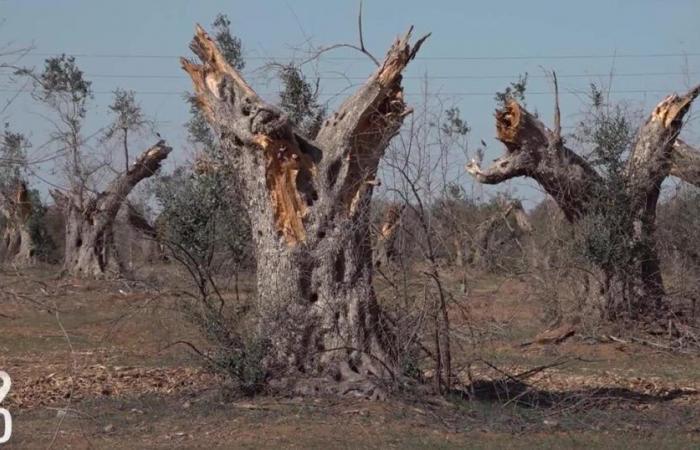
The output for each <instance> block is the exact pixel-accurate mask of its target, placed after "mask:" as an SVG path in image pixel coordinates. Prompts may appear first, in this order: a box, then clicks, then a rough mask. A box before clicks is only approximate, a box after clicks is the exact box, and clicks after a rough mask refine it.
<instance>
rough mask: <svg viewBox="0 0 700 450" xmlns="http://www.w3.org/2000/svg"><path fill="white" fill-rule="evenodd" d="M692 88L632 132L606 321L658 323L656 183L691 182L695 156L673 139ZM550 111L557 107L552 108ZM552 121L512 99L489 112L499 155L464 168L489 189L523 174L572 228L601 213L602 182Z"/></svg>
mask: <svg viewBox="0 0 700 450" xmlns="http://www.w3.org/2000/svg"><path fill="white" fill-rule="evenodd" d="M698 93H700V86H699V87H696V88H694V89H692V90H690V91H689V92H687V93H686V94H684V95H676V94H673V95H670V96H669V97H667V98H666V99H664V100H663V101H662V102H661V103H659V104H658V105H657V107H656V108H655V109H654V111H653V112H652V113H651V115H650V116H649V118H648V119H647V121H646V123H645V124H644V125H643V126H642V127H641V128H640V130H639V132H638V134H637V138H636V141H635V143H634V145H633V147H632V149H631V150H630V157H629V159H628V161H627V166H626V169H625V173H624V184H625V186H624V191H625V192H624V194H625V198H626V204H625V208H626V211H625V212H624V214H625V215H627V216H629V227H628V228H629V229H628V230H626V232H627V236H628V238H627V243H626V246H628V247H629V254H630V258H629V261H627V262H625V264H624V267H623V266H603V267H601V269H602V270H603V272H604V277H605V281H604V287H603V291H604V297H605V301H606V313H607V315H608V317H609V318H611V319H613V320H617V319H621V318H635V319H639V318H649V317H658V316H659V315H660V313H661V312H662V311H663V309H664V306H665V305H664V304H663V296H664V289H663V280H662V276H661V270H660V267H659V258H658V255H657V250H656V241H655V235H654V227H655V221H656V205H657V202H658V198H659V192H660V189H661V183H662V182H663V181H664V179H665V178H666V177H668V176H669V175H674V176H677V177H679V178H681V179H683V180H685V181H688V182H690V183H693V184H696V185H697V183H698V181H699V179H700V177H698V174H699V173H700V172H699V171H698V169H700V164H699V162H700V155H699V154H698V152H697V151H696V150H695V149H692V148H691V147H690V146H688V145H687V144H685V143H683V142H682V141H680V140H678V139H677V137H678V134H679V132H680V130H681V127H682V125H683V121H682V119H683V117H684V115H685V114H686V112H687V111H688V108H689V107H690V104H691V103H692V101H693V100H694V99H695V98H696V97H697V96H698ZM556 111H557V112H558V107H557V108H556ZM558 117H559V115H558V114H556V116H555V129H554V131H552V130H549V129H548V128H547V127H546V126H545V125H544V124H543V123H542V122H540V121H539V119H537V118H536V117H534V116H533V115H531V114H530V113H528V112H527V111H526V110H525V109H524V108H523V107H522V106H520V105H519V104H518V103H517V102H515V101H512V100H511V101H510V102H508V103H507V105H506V106H505V108H504V109H502V110H500V111H497V112H496V128H497V132H498V138H499V140H501V142H503V143H504V144H505V146H506V150H507V152H506V155H504V156H503V157H501V158H499V159H497V160H496V161H495V163H494V165H492V166H491V167H490V168H488V169H486V170H484V169H482V168H481V167H480V166H479V164H478V163H476V162H475V161H472V162H471V163H469V164H468V165H467V167H466V169H467V171H468V172H469V173H471V174H472V175H473V176H474V177H475V178H476V179H477V180H478V181H479V182H481V183H487V184H496V183H500V182H502V181H505V180H508V179H511V178H514V177H519V176H527V177H531V178H533V179H535V180H536V181H537V182H538V183H539V184H540V185H541V186H542V187H543V188H544V189H545V191H546V192H547V193H548V194H550V195H551V196H552V197H553V198H554V199H555V201H556V202H557V204H558V205H559V207H560V208H561V209H562V211H563V212H564V214H565V215H566V217H567V219H568V220H569V221H571V222H575V221H577V220H578V219H580V218H582V217H583V216H585V215H586V214H589V213H591V212H596V209H598V212H600V208H605V205H606V201H605V199H606V196H609V195H611V194H610V193H608V192H605V187H604V183H603V179H602V177H601V176H600V175H599V174H598V173H597V172H596V171H595V170H594V169H593V168H592V167H591V166H590V165H589V164H588V162H587V161H586V160H585V159H583V158H581V157H580V156H578V155H576V154H575V153H574V152H573V151H572V150H570V149H568V148H567V147H566V146H565V145H564V143H563V140H562V139H561V135H560V131H559V130H560V126H559V123H558V122H559V118H558Z"/></svg>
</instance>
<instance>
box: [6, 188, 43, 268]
mask: <svg viewBox="0 0 700 450" xmlns="http://www.w3.org/2000/svg"><path fill="white" fill-rule="evenodd" d="M0 213H2V215H3V216H4V217H5V228H4V230H3V235H2V242H1V243H0V244H1V248H0V255H2V256H3V259H4V261H5V262H8V263H10V264H13V265H16V266H28V265H31V264H33V263H34V259H35V258H34V257H35V248H36V246H35V243H34V241H33V240H32V235H31V232H30V230H29V218H30V217H31V214H32V204H31V200H30V198H29V191H28V190H27V185H26V184H25V183H24V182H23V181H20V182H18V183H17V184H16V187H15V188H14V189H13V190H12V192H9V193H6V192H0Z"/></svg>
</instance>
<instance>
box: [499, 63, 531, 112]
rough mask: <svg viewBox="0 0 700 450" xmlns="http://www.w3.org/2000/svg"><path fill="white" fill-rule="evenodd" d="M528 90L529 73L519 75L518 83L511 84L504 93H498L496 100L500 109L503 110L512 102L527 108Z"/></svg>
mask: <svg viewBox="0 0 700 450" xmlns="http://www.w3.org/2000/svg"><path fill="white" fill-rule="evenodd" d="M526 90H527V72H525V73H524V74H523V75H518V81H514V82H512V83H510V85H509V86H506V88H505V89H504V90H503V91H500V92H496V95H495V97H494V99H495V100H496V103H497V104H498V107H499V108H503V107H505V106H506V104H507V103H508V102H509V101H510V100H516V101H518V102H519V103H520V104H522V105H523V106H525V91H526Z"/></svg>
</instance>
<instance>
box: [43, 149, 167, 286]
mask: <svg viewBox="0 0 700 450" xmlns="http://www.w3.org/2000/svg"><path fill="white" fill-rule="evenodd" d="M171 150H172V149H171V148H170V147H168V146H167V145H165V142H164V141H160V142H158V143H157V144H156V145H154V146H153V147H151V148H149V149H148V150H146V151H145V152H144V153H143V154H142V155H141V156H140V157H139V158H138V159H137V160H136V161H135V162H134V164H133V165H132V166H131V168H130V169H129V170H128V171H126V172H125V173H122V174H121V175H119V176H118V177H117V178H115V179H114V180H113V181H112V182H111V183H110V184H109V185H108V186H107V188H106V189H105V190H104V191H102V192H100V193H99V194H97V195H95V196H92V197H90V198H86V196H85V194H84V191H85V190H81V189H72V191H71V192H68V193H66V194H63V193H61V192H59V191H57V190H52V191H51V195H52V196H53V198H54V200H55V202H56V204H57V205H58V206H59V207H60V208H61V209H62V210H63V214H64V217H65V221H66V225H65V227H66V241H65V254H64V261H63V268H64V271H65V272H66V273H67V274H69V275H72V276H77V277H97V278H102V277H114V276H118V275H120V274H121V273H122V271H123V267H122V266H121V263H120V260H119V255H118V254H117V251H116V249H115V246H114V236H113V224H114V219H115V218H116V215H117V212H119V208H120V207H121V205H122V203H123V202H124V201H125V199H126V197H127V196H128V195H129V193H130V192H131V190H132V189H133V188H134V186H136V184H138V182H139V181H141V180H143V179H144V178H148V177H150V176H151V175H153V174H154V173H155V172H156V171H157V170H158V169H159V168H160V164H161V162H162V161H163V160H164V159H165V158H166V157H167V156H168V154H169V153H170V151H171Z"/></svg>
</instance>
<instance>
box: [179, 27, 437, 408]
mask: <svg viewBox="0 0 700 450" xmlns="http://www.w3.org/2000/svg"><path fill="white" fill-rule="evenodd" d="M410 35H411V33H410V31H409V32H408V33H407V34H406V35H405V36H403V37H402V38H400V39H398V40H397V41H396V42H395V43H394V45H393V46H392V47H391V49H390V50H389V52H388V54H387V56H386V58H385V59H384V62H383V63H382V64H381V66H380V67H379V68H378V69H377V71H376V72H375V73H374V74H373V75H372V76H370V78H369V79H368V80H367V82H366V83H365V84H364V85H363V86H362V87H361V88H360V89H359V90H358V92H357V93H355V95H353V96H351V97H350V98H348V99H347V100H346V101H345V102H344V103H343V104H342V105H341V106H340V108H339V109H338V111H336V112H335V113H334V114H333V115H332V116H331V117H330V118H329V119H328V120H326V121H325V122H324V124H323V126H322V128H321V130H320V131H319V133H318V135H317V137H316V139H315V140H314V141H311V140H309V139H307V138H305V137H303V136H302V135H301V134H299V133H298V132H297V131H296V130H295V129H294V128H293V126H292V125H291V123H290V121H289V119H288V117H287V116H286V115H285V114H283V113H282V112H281V111H280V110H279V109H277V108H276V107H274V106H272V105H270V104H268V103H266V102H264V101H263V100H262V99H261V98H260V97H259V96H258V95H257V94H256V93H255V92H254V91H253V90H252V89H251V88H250V87H249V86H248V84H247V83H246V82H245V81H244V80H243V79H242V78H241V76H240V74H239V73H238V72H237V71H236V70H235V69H234V68H232V67H231V66H230V65H228V64H227V63H226V62H225V60H224V58H223V57H222V55H221V53H220V51H219V49H218V48H217V47H216V45H215V44H214V42H213V41H212V40H211V39H210V38H209V36H208V35H207V34H206V33H205V31H204V30H203V29H201V28H200V27H198V28H197V31H196V34H195V37H194V40H193V41H192V44H191V45H190V48H191V49H192V50H193V51H194V53H196V54H197V56H198V57H199V59H200V60H201V64H195V63H193V62H191V61H189V60H187V59H184V58H183V59H182V65H183V68H184V69H185V70H186V71H187V73H188V74H189V75H190V77H191V78H192V81H193V83H194V89H195V93H196V98H197V102H198V105H199V107H200V108H201V110H202V111H203V112H204V114H205V116H206V118H207V120H208V121H209V123H210V125H211V126H212V127H213V128H214V130H216V132H217V135H218V136H219V138H220V143H221V147H222V149H223V151H224V153H225V154H226V156H227V158H228V164H230V165H231V166H232V167H233V168H234V170H235V171H236V172H237V175H238V177H239V178H240V182H241V185H242V191H243V196H244V198H245V203H246V208H247V212H248V214H249V216H250V221H251V224H252V234H253V244H254V250H255V256H256V261H257V300H258V307H259V312H260V319H259V327H260V331H261V333H262V335H264V336H266V337H267V338H269V341H270V344H271V345H270V351H269V353H268V355H267V357H266V360H265V364H266V369H267V371H268V373H269V375H270V376H271V377H273V378H275V379H277V380H284V382H285V384H287V383H288V382H293V383H295V386H296V387H297V388H298V389H301V386H303V385H305V386H309V385H310V386H314V387H318V388H320V389H325V388H329V389H330V390H331V391H336V392H337V391H338V390H341V391H343V392H345V391H347V392H358V393H361V394H363V395H368V394H371V393H372V392H373V391H374V390H375V388H376V387H377V385H378V381H379V380H385V379H387V378H390V377H392V376H396V375H398V374H397V373H396V371H397V367H398V365H397V358H396V355H395V354H394V353H393V351H392V347H393V345H392V344H391V339H392V333H391V331H390V330H388V329H387V327H386V323H385V321H384V320H383V318H382V314H381V312H380V309H379V307H378V305H377V300H376V297H375V293H374V289H373V287H372V249H371V239H370V222H369V206H370V199H371V196H372V189H373V186H374V185H375V184H376V183H375V174H376V171H377V166H378V164H379V160H380V158H381V156H382V155H383V154H384V151H385V148H386V147H387V145H388V143H389V140H390V139H391V138H392V137H393V136H394V135H395V134H396V133H397V132H398V130H399V127H400V125H401V122H402V120H403V118H404V116H406V115H407V114H409V113H410V110H409V109H408V108H407V107H406V105H405V103H404V101H403V89H402V87H401V72H402V71H403V69H404V68H405V67H406V65H407V64H408V63H409V61H411V60H412V59H413V58H414V56H415V54H416V52H417V51H418V49H419V47H420V45H421V44H422V42H423V41H424V39H425V38H422V39H420V40H418V41H417V42H416V44H415V45H414V46H411V45H410V44H409V38H410ZM426 37H427V36H426ZM310 379H313V380H315V381H314V382H312V383H311V384H309V383H308V382H309V380H310ZM302 380H305V381H302ZM316 381H320V382H319V383H317V382H316ZM341 381H342V382H343V383H340V382H341Z"/></svg>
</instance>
